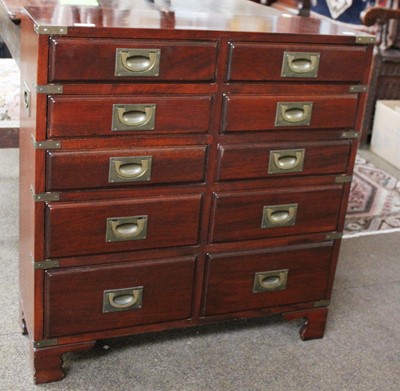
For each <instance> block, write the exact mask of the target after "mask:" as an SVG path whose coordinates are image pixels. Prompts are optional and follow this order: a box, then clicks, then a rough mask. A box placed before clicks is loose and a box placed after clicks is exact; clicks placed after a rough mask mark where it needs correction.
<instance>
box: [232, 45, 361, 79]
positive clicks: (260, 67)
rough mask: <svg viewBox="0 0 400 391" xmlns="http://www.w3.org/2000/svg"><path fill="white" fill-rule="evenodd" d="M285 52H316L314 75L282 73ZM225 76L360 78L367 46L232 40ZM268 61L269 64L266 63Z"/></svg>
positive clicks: (240, 77) (241, 77) (253, 77)
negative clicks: (293, 75)
mask: <svg viewBox="0 0 400 391" xmlns="http://www.w3.org/2000/svg"><path fill="white" fill-rule="evenodd" d="M284 52H300V53H315V54H319V55H320V57H319V67H318V73H317V76H316V77H309V78H297V79H296V78H292V77H283V76H282V63H283V56H284ZM230 53H231V58H230V64H229V74H228V80H231V81H267V80H274V81H288V80H300V81H303V82H304V81H312V82H316V81H321V82H322V81H325V82H326V81H335V82H338V81H340V82H361V81H362V80H363V77H364V67H365V66H366V65H367V62H368V55H367V51H366V48H365V47H363V46H360V47H348V46H321V45H290V44H286V45H270V44H256V45H255V44H252V43H242V42H232V43H231V52H230ZM266 64H268V65H266Z"/></svg>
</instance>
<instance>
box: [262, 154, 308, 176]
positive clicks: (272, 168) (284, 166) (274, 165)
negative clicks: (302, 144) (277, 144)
mask: <svg viewBox="0 0 400 391" xmlns="http://www.w3.org/2000/svg"><path fill="white" fill-rule="evenodd" d="M304 157H305V149H286V150H276V151H271V152H270V158H269V166H268V174H278V173H285V172H301V171H303V166H304Z"/></svg>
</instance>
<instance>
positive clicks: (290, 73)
mask: <svg viewBox="0 0 400 391" xmlns="http://www.w3.org/2000/svg"><path fill="white" fill-rule="evenodd" d="M319 59H320V53H307V52H284V53H283V61H282V70H281V76H282V77H317V76H318V68H319Z"/></svg>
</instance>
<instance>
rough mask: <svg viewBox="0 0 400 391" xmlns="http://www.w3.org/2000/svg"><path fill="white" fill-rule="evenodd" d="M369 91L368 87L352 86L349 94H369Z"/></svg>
mask: <svg viewBox="0 0 400 391" xmlns="http://www.w3.org/2000/svg"><path fill="white" fill-rule="evenodd" d="M367 91H368V86H366V85H362V84H358V85H354V86H350V90H349V92H367Z"/></svg>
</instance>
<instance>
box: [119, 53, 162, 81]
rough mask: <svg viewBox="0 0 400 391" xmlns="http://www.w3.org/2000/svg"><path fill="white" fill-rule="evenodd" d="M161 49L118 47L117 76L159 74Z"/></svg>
mask: <svg viewBox="0 0 400 391" xmlns="http://www.w3.org/2000/svg"><path fill="white" fill-rule="evenodd" d="M160 58H161V50H160V49H124V48H118V49H117V50H116V54H115V76H134V77H137V76H139V77H140V76H142V77H143V76H158V74H159V72H160Z"/></svg>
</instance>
